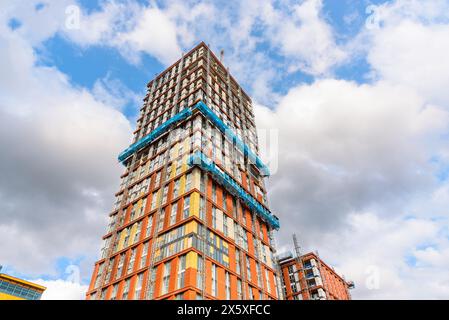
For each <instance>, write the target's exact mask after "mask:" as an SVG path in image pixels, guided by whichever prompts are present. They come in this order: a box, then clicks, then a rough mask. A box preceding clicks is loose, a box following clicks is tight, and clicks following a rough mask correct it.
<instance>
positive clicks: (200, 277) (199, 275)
mask: <svg viewBox="0 0 449 320" xmlns="http://www.w3.org/2000/svg"><path fill="white" fill-rule="evenodd" d="M203 267H204V266H203V257H201V256H198V259H197V270H198V272H197V274H196V285H197V287H198V289H202V288H203Z"/></svg>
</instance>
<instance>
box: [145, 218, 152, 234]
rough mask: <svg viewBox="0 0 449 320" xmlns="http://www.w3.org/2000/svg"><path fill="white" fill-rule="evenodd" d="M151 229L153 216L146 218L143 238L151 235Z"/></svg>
mask: <svg viewBox="0 0 449 320" xmlns="http://www.w3.org/2000/svg"><path fill="white" fill-rule="evenodd" d="M152 227H153V216H152V215H151V216H149V217H148V222H147V228H146V230H145V237H149V236H150V233H151V228H152Z"/></svg>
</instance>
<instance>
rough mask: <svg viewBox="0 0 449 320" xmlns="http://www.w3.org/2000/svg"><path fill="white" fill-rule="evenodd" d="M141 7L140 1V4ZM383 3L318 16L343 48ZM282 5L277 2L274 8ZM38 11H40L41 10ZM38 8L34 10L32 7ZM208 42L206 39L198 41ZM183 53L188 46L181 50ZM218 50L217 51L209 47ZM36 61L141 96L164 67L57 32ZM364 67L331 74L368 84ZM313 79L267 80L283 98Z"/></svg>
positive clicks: (272, 55) (129, 110)
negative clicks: (373, 7)
mask: <svg viewBox="0 0 449 320" xmlns="http://www.w3.org/2000/svg"><path fill="white" fill-rule="evenodd" d="M139 2H140V3H145V1H139ZM383 2H386V1H367V0H365V1H354V0H344V1H343V3H342V2H340V1H339V2H336V1H323V8H322V12H321V15H322V17H323V19H325V20H326V21H327V22H328V23H329V24H330V25H331V26H332V29H333V31H334V32H335V35H336V42H337V43H338V44H341V45H344V44H345V43H347V42H348V41H350V40H351V39H352V38H353V37H354V36H355V35H356V34H357V33H358V32H359V31H360V29H362V28H363V27H364V25H365V20H366V18H367V17H368V15H369V14H370V13H369V12H368V13H367V12H366V8H367V7H368V6H369V5H371V4H380V3H383ZM101 3H102V1H79V4H80V5H81V7H82V10H83V11H85V12H87V13H93V12H99V11H101V9H102V6H101ZM277 5H278V6H281V3H278V4H277ZM160 6H161V7H163V6H164V4H163V3H160ZM37 8H41V7H40V6H39V7H37ZM36 10H38V9H36ZM20 23H21V22H20V20H18V19H16V18H12V19H11V28H12V29H14V28H17V26H18V25H20ZM258 32H259V34H260V33H263V28H262V29H261V30H259V31H257V30H255V32H254V34H256V35H257V34H258ZM200 40H203V41H205V42H206V43H209V41H208V40H209V39H207V38H206V39H202V38H201V39H197V41H200ZM182 49H183V50H184V51H187V50H189V49H190V47H183V48H182ZM214 49H215V50H216V51H218V50H219V49H218V48H214ZM256 51H257V52H261V53H263V54H264V55H265V56H266V57H267V58H268V59H269V60H270V63H273V64H275V65H278V66H279V67H280V68H285V66H286V64H287V63H286V62H285V60H286V59H288V58H286V57H283V56H282V55H280V54H279V53H278V52H277V49H275V48H272V47H270V46H269V45H267V44H266V43H263V42H262V43H260V44H258V46H257V49H256ZM36 52H37V53H38V57H39V63H41V64H43V65H45V66H51V67H56V68H58V69H59V70H60V71H62V72H63V73H65V74H66V75H67V76H68V77H69V79H70V81H71V82H72V83H73V85H75V86H81V87H86V88H88V89H92V88H93V86H94V84H95V82H96V81H97V80H98V79H102V78H104V77H106V76H109V77H111V78H114V79H119V80H120V81H121V82H123V84H125V85H126V87H128V88H129V89H130V90H132V91H133V92H136V93H137V94H140V95H141V96H143V95H144V92H145V87H146V84H147V83H148V81H149V80H151V79H152V78H153V77H154V75H155V74H157V73H158V72H160V71H162V70H164V69H165V67H167V65H165V64H163V63H161V62H160V61H159V60H157V59H156V58H155V57H153V56H151V55H150V54H147V53H143V54H142V59H141V61H140V62H139V63H138V64H134V63H130V61H128V60H127V59H126V58H125V57H123V55H121V54H120V52H119V50H117V49H116V48H111V47H108V46H104V45H102V44H99V45H92V46H89V47H84V46H80V45H78V44H76V43H74V42H72V41H70V40H69V39H67V38H65V37H64V36H62V35H60V34H55V35H54V36H53V37H51V38H49V39H47V40H46V41H44V42H43V43H42V46H41V47H39V48H36ZM369 70H370V69H369V64H368V63H367V62H366V60H365V57H364V56H358V57H355V59H353V60H351V61H348V62H347V63H345V64H344V65H341V66H338V67H337V68H335V70H333V72H334V73H335V76H336V77H337V78H340V79H346V80H352V81H356V82H358V83H364V82H367V81H369V79H368V78H367V76H366V75H367V73H368V72H369ZM315 78H316V77H315V75H313V74H309V73H306V72H302V71H301V70H298V71H296V72H292V73H283V74H281V75H279V76H278V77H275V78H274V79H273V80H272V83H271V85H272V90H273V92H274V93H279V94H285V93H286V92H288V90H289V89H290V88H292V87H294V86H296V85H298V84H301V83H312V82H313V81H314V79H315ZM242 84H243V85H245V86H247V87H250V84H248V83H245V81H243V83H242ZM139 107H140V106H139V105H136V104H135V102H134V101H129V104H127V105H126V108H125V115H126V116H128V117H129V118H130V119H131V120H132V119H133V117H135V116H136V112H138V109H139Z"/></svg>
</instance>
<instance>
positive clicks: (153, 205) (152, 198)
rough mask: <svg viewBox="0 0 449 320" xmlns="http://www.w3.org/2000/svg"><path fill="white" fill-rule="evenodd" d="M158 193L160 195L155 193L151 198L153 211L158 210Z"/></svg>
mask: <svg viewBox="0 0 449 320" xmlns="http://www.w3.org/2000/svg"><path fill="white" fill-rule="evenodd" d="M157 193H158V191H156V192H153V195H152V196H151V210H154V209H156V205H157Z"/></svg>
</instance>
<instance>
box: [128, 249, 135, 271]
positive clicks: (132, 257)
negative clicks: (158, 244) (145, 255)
mask: <svg viewBox="0 0 449 320" xmlns="http://www.w3.org/2000/svg"><path fill="white" fill-rule="evenodd" d="M135 260H136V248H134V249H132V250H131V256H130V258H129V262H128V270H127V273H130V272H132V271H133V269H134V262H135Z"/></svg>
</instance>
